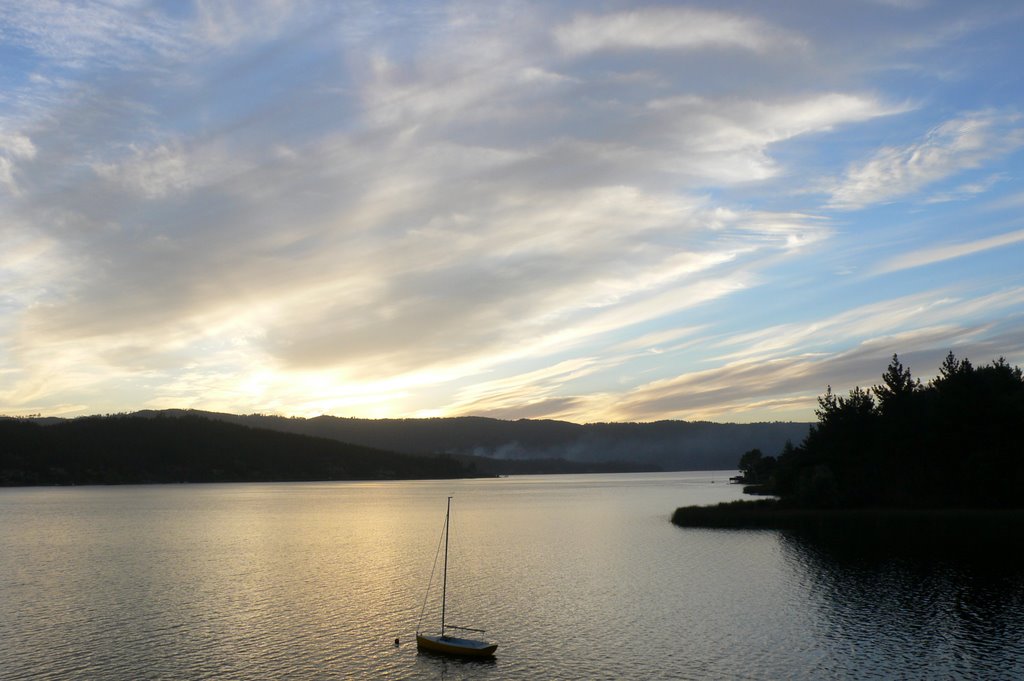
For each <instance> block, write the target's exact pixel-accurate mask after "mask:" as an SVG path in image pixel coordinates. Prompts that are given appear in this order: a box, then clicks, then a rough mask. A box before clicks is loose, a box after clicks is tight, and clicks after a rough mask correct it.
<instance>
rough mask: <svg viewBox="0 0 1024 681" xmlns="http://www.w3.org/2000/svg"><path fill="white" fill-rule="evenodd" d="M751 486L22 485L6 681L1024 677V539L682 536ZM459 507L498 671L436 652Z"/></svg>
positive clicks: (699, 479)
mask: <svg viewBox="0 0 1024 681" xmlns="http://www.w3.org/2000/svg"><path fill="white" fill-rule="evenodd" d="M728 475H729V473H668V474H631V475H598V476H537V477H533V476H528V477H512V478H503V479H495V480H475V481H456V482H388V483H306V484H239V485H179V486H147V487H89V488H60V489H54V488H46V489H38V488H37V489H8V490H0V678H3V679H344V678H357V679H358V678H368V679H374V678H395V679H420V678H423V679H440V678H445V679H868V678H879V679H889V678H900V679H949V678H963V679H1014V678H1024V569H1022V568H1021V567H1020V565H1019V563H1018V562H1017V560H1016V559H1015V558H1012V557H1011V555H1010V554H1011V553H1012V554H1014V555H1015V553H1016V550H1015V549H1016V546H1017V544H1018V543H1019V537H1008V538H1007V542H1006V545H1005V547H1004V548H997V549H995V550H993V551H992V552H990V553H987V554H984V555H982V554H972V555H957V554H956V553H952V554H950V553H948V552H943V551H942V547H938V546H937V547H935V550H934V551H928V552H925V553H922V552H920V551H915V552H913V553H907V554H906V555H901V554H900V552H899V551H895V552H893V550H892V549H891V548H887V549H886V550H885V551H881V552H877V553H875V552H872V551H870V550H865V548H864V545H863V543H858V544H857V548H856V550H852V551H851V550H845V549H844V542H843V541H840V539H841V538H838V539H836V538H833V540H830V541H823V540H821V538H817V539H810V538H806V537H799V536H793V535H787V534H782V533H778V532H773V531H753V532H744V531H714V530H684V529H681V528H678V527H675V526H673V525H671V524H670V523H669V520H668V519H669V516H670V515H671V513H672V511H673V510H674V509H675V508H676V507H677V506H679V505H687V504H705V503H715V502H717V501H722V500H731V499H734V498H738V497H740V496H741V493H740V490H739V489H738V488H737V487H736V486H731V485H728V484H725V483H726V480H727V477H728ZM449 494H452V495H454V497H455V499H454V502H453V520H452V522H453V535H452V565H451V569H450V573H449V574H450V587H451V594H450V595H451V598H450V600H449V606H448V607H449V621H452V622H454V623H455V624H466V625H468V626H479V627H484V628H487V630H488V634H487V636H488V637H491V638H493V639H494V640H496V641H498V642H499V644H500V647H499V648H498V655H497V657H496V658H495V659H494V661H492V662H484V663H480V662H459V661H451V660H447V659H444V658H438V657H434V656H430V655H423V654H418V653H417V651H416V647H415V643H414V641H413V632H414V630H415V627H416V621H417V618H418V616H419V614H420V609H421V606H422V605H423V599H424V593H425V589H426V586H427V581H428V577H429V576H430V569H431V565H432V564H433V560H434V556H435V554H436V551H437V547H438V540H439V538H440V531H441V524H442V522H443V516H444V503H445V497H446V496H447V495H449ZM429 605H430V607H428V611H430V612H428V614H429V615H430V616H429V619H430V621H431V622H433V619H434V612H433V607H432V606H433V604H429ZM396 636H399V637H401V639H402V644H401V645H400V646H398V647H396V646H395V645H394V639H395V637H396Z"/></svg>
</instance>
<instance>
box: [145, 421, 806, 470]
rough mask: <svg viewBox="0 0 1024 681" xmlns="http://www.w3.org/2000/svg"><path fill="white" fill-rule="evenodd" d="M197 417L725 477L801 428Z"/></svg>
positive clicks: (444, 448)
mask: <svg viewBox="0 0 1024 681" xmlns="http://www.w3.org/2000/svg"><path fill="white" fill-rule="evenodd" d="M171 413H198V414H202V415H205V416H208V417H209V418H215V419H221V420H225V421H231V422H233V423H240V424H246V425H250V426H254V427H259V428H267V429H273V430H280V431H286V432H291V433H302V434H304V435H315V436H317V437H326V438H331V439H334V440H338V441H342V442H352V443H355V444H359V445H363V446H366V447H376V448H380V449H386V450H390V451H396V452H402V453H406V454H421V453H424V452H434V453H447V454H451V455H454V456H477V457H487V458H491V459H499V460H503V461H509V462H513V461H528V460H537V459H545V460H556V459H562V460H565V461H567V462H571V463H577V464H608V463H612V462H619V463H622V464H626V465H634V466H643V467H656V468H660V469H662V470H731V469H734V468H735V467H736V462H737V460H738V459H739V457H740V455H741V454H742V453H743V452H745V451H747V450H750V449H754V448H759V449H761V450H763V451H778V450H780V449H782V447H783V446H784V445H785V444H786V442H787V441H791V442H794V443H796V442H801V441H802V440H803V439H804V438H805V437H806V436H807V433H808V429H809V428H810V424H809V423H792V422H772V423H743V424H736V423H710V422H687V421H657V422H654V423H591V424H585V425H580V424H576V423H569V422H566V421H549V420H529V419H521V420H518V421H503V420H499V419H492V418H482V417H458V418H431V419H355V418H339V417H334V416H318V417H316V418H310V419H304V418H285V417H280V416H264V415H259V414H252V415H246V416H241V415H235V414H220V413H212V412H174V411H170V412H139V414H140V415H145V414H149V415H158V414H171Z"/></svg>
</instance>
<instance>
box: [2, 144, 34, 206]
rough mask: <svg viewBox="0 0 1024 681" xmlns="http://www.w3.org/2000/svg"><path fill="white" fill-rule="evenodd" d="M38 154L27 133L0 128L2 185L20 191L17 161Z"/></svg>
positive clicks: (16, 191)
mask: <svg viewBox="0 0 1024 681" xmlns="http://www.w3.org/2000/svg"><path fill="white" fill-rule="evenodd" d="M35 156H36V147H35V145H34V144H32V140H31V139H29V138H28V137H27V136H26V135H18V134H9V133H4V132H3V130H2V129H0V186H2V187H6V188H7V191H9V192H11V193H15V194H17V193H19V192H20V190H19V189H18V183H17V181H16V179H15V169H16V163H17V162H18V161H21V160H30V159H33V158H35Z"/></svg>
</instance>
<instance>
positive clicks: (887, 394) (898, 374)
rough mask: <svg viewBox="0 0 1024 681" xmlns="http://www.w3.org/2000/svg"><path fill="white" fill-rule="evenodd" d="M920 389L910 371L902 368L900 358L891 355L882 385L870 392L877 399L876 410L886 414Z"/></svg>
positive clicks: (918, 383) (919, 383) (919, 384)
mask: <svg viewBox="0 0 1024 681" xmlns="http://www.w3.org/2000/svg"><path fill="white" fill-rule="evenodd" d="M920 388H921V382H920V381H918V380H916V379H914V377H913V376H911V374H910V369H909V368H907V367H904V366H903V364H902V363H901V362H900V358H899V357H898V356H897V355H895V354H893V356H892V361H891V362H889V367H888V368H887V369H886V370H885V373H884V374H882V385H876V386H874V387H873V388H872V389H871V391H872V392H873V393H874V394H875V397H877V398H878V408H879V410H880V411H881V412H882V413H887V412H889V411H891V410H892V409H895V408H898V405H900V404H903V403H905V402H906V401H907V397H908V396H909V395H912V394H914V393H915V392H917V391H918V390H920Z"/></svg>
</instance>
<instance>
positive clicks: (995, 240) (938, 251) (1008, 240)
mask: <svg viewBox="0 0 1024 681" xmlns="http://www.w3.org/2000/svg"><path fill="white" fill-rule="evenodd" d="M1021 242H1024V229H1022V230H1017V231H1015V232H1007V233H1006V234H997V235H995V236H991V237H988V238H986V239H977V240H975V241H970V242H965V243H959V244H948V245H945V246H933V247H931V248H925V249H921V250H918V251H913V252H911V253H904V254H903V255H898V256H896V257H893V258H890V259H888V260H886V261H884V262H882V263H881V264H879V265H878V267H877V268H875V270H874V271H873V273H874V274H886V273H889V272H898V271H900V270H906V269H911V268H913V267H924V266H926V265H933V264H935V263H939V262H944V261H946V260H952V259H954V258H962V257H965V256H968V255H974V254H976V253H983V252H985V251H989V250H992V249H994V248H1002V247H1004V246H1011V245H1013V244H1019V243H1021Z"/></svg>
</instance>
